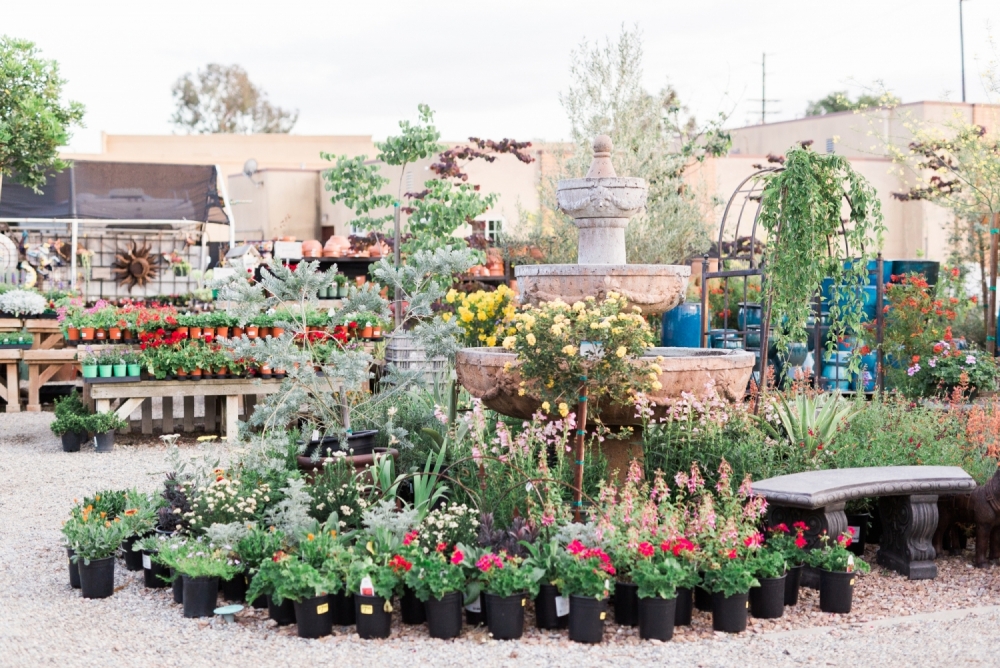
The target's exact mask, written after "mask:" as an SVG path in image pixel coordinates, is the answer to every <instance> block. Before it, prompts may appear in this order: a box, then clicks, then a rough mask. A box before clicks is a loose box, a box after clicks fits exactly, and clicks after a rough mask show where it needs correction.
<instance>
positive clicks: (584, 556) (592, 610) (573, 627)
mask: <svg viewBox="0 0 1000 668" xmlns="http://www.w3.org/2000/svg"><path fill="white" fill-rule="evenodd" d="M558 569H559V585H560V587H559V589H560V591H561V592H562V595H563V596H566V597H568V598H569V600H570V602H569V639H570V640H573V641H575V642H582V643H599V642H601V640H602V638H603V637H604V620H605V619H606V618H607V616H608V594H609V593H610V591H611V583H612V581H613V578H614V576H615V567H614V565H612V563H611V558H610V557H609V556H608V555H607V554H605V552H604V551H603V550H601V549H600V548H588V547H586V546H585V545H583V544H582V543H581V542H580V541H579V540H573V541H571V542H570V543H569V545H567V546H566V551H565V552H564V553H562V554H561V555H560V558H559V566H558Z"/></svg>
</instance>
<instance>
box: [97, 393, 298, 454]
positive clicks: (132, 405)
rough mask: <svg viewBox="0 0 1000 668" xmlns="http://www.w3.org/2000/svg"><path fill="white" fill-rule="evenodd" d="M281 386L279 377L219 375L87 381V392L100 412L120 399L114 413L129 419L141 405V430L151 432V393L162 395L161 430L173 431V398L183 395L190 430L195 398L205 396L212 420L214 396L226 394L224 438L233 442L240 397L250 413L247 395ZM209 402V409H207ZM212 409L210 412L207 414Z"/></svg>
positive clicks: (209, 422) (188, 429)
mask: <svg viewBox="0 0 1000 668" xmlns="http://www.w3.org/2000/svg"><path fill="white" fill-rule="evenodd" d="M280 386H281V381H280V380H260V381H257V380H250V379H246V378H230V379H226V378H222V379H211V380H142V381H138V382H127V383H86V384H85V387H86V389H87V391H88V392H89V396H90V398H91V399H93V400H94V401H95V402H96V405H97V411H98V412H99V413H107V412H109V411H111V410H112V406H111V402H112V400H115V399H120V400H121V403H120V404H119V405H118V407H117V408H116V409H115V413H116V414H117V415H118V417H120V418H122V419H123V420H128V417H129V415H131V414H132V411H134V410H135V409H136V408H139V407H140V406H141V407H142V432H143V433H144V434H152V433H153V404H152V398H153V397H162V399H163V432H164V433H170V432H172V431H173V421H174V408H173V398H174V397H176V396H181V397H183V398H184V429H185V431H191V429H192V428H193V426H194V398H195V397H205V412H206V422H207V423H208V424H213V423H214V417H215V397H220V396H224V397H225V398H226V401H225V404H224V406H223V409H224V410H225V417H224V419H223V424H224V425H225V438H226V440H227V441H230V442H235V440H236V432H237V422H238V420H239V406H240V404H239V400H240V397H241V396H247V397H248V399H247V406H246V414H247V416H248V417H249V415H250V414H251V412H252V411H253V404H252V403H251V402H250V400H249V397H250V396H252V397H255V398H256V396H258V395H265V394H271V393H273V392H276V391H277V390H278V388H279V387H280ZM210 406H211V409H210ZM210 413H211V414H210Z"/></svg>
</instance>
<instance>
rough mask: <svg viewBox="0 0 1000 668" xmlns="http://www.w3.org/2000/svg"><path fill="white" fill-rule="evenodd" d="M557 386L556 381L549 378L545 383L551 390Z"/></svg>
mask: <svg viewBox="0 0 1000 668" xmlns="http://www.w3.org/2000/svg"><path fill="white" fill-rule="evenodd" d="M555 384H556V383H555V381H554V380H552V379H551V378H549V379H548V381H546V383H545V387H546V388H547V389H550V390H551V389H552V388H553V387H554V386H555Z"/></svg>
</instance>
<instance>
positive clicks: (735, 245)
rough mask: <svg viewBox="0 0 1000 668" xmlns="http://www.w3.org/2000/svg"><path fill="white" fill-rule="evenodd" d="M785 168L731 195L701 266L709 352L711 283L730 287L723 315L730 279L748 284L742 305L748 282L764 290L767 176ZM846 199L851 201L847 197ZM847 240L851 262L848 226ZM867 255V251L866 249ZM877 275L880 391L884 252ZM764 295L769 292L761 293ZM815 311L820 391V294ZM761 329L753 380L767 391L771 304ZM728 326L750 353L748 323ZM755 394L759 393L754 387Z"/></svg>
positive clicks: (762, 172) (881, 380)
mask: <svg viewBox="0 0 1000 668" xmlns="http://www.w3.org/2000/svg"><path fill="white" fill-rule="evenodd" d="M783 170H784V168H783V167H777V166H776V167H767V168H760V169H758V170H757V171H756V172H754V173H753V174H750V175H749V176H747V177H746V178H745V179H743V180H742V181H741V182H740V183H739V185H737V186H736V189H735V190H734V191H733V194H732V195H730V197H729V200H728V201H727V202H726V208H725V209H724V210H723V214H722V220H721V221H720V223H719V234H718V237H717V240H716V247H715V254H714V255H713V254H712V253H706V254H705V255H704V256H703V258H702V264H701V337H700V345H701V347H702V348H707V347H709V345H710V342H709V339H708V337H709V335H710V333H711V317H710V313H709V297H708V295H709V290H708V283H709V281H710V280H712V279H722V280H723V285H724V295H725V297H724V301H723V304H724V305H723V310H724V312H731V310H730V303H729V281H730V279H735V280H742V281H743V301H742V303H747V302H748V299H747V281H748V279H749V278H750V277H752V276H760V277H761V287H762V290H763V283H764V274H765V270H766V268H765V267H764V266H763V262H762V261H760V260H759V258H758V256H759V255H762V253H757V250H758V248H759V247H760V246H761V245H762V244H761V242H759V241H758V238H757V235H758V231H759V226H758V222H759V218H760V211H761V207H762V194H763V191H764V185H765V182H764V177H765V176H766V175H768V174H773V173H777V172H781V171H783ZM845 199H847V197H846V194H845ZM847 202H848V205H851V202H850V200H849V199H847ZM747 227H749V236H747V237H743V239H741V238H740V229H741V228H743V229H746V228H747ZM727 228H732V229H731V233H732V242H731V245H729V246H728V250H725V249H726V248H727V241H726V231H727ZM840 234H841V236H843V237H844V253H845V257H850V256H851V253H850V248H849V247H848V245H847V234H846V225H845V223H844V222H843V221H842V222H841V233H840ZM827 252H828V253H829V254H830V255H833V241H832V239H830V238H829V237H828V238H827ZM861 252H862V253H864V248H862V249H861ZM713 263H714V264H715V269H714V270H713V269H712V268H711V266H712V264H713ZM741 263H744V264H745V265H746V268H739V269H737V268H733V265H734V264H735V265H738V264H741ZM874 273H875V274H876V287H877V290H876V295H877V297H876V306H875V330H876V354H877V360H878V362H877V367H878V369H877V376H876V378H877V386H878V389H879V390H880V391H881V390H882V389H884V387H885V374H884V365H883V359H882V340H883V336H884V332H885V322H884V314H883V310H884V300H883V295H884V288H885V286H884V285H883V276H884V274H883V259H882V254H881V253H879V254H878V256H877V261H876V267H875V270H874ZM761 294H762V295H763V291H762V293H761ZM813 309H814V313H815V316H816V323H817V324H816V326H815V327H813V333H812V335H813V378H812V382H813V386H814V387H817V388H819V387H820V384H821V378H822V373H821V372H822V354H821V352H820V351H821V350H822V343H823V328H822V326H821V325H820V321H821V317H822V302H821V299H820V295H819V294H818V293H817V294H816V295H815V297H814V298H813ZM761 311H762V312H761V324H760V362H759V366H758V367H757V370H756V371H755V372H754V374H752V375H751V380H750V382H751V386H753V385H756V389H758V390H759V389H761V388H762V387H763V385H764V383H766V373H765V370H766V369H767V363H768V359H767V350H768V338H769V337H768V334H769V332H770V319H771V306H770V303H764V304H762V305H761ZM726 325H727V323H723V330H722V331H723V336H724V337H726V336H728V335H729V334H730V333H733V334H736V335H737V336H738V337H739V338H740V339H741V340H742V344H743V347H744V349H746V347H747V346H746V343H747V333H748V327H747V326H746V325H745V324H744V326H743V328H742V329H740V328H739V320H738V318H737V329H735V330H733V329H729V328H728V327H727V326H726ZM751 389H753V388H752V387H751Z"/></svg>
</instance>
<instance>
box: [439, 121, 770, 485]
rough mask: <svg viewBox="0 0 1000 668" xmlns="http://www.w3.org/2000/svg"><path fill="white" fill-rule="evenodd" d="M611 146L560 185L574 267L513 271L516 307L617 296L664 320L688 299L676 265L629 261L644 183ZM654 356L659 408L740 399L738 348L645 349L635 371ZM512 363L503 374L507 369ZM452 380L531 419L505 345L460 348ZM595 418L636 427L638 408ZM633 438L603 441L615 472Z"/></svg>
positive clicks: (601, 146)
mask: <svg viewBox="0 0 1000 668" xmlns="http://www.w3.org/2000/svg"><path fill="white" fill-rule="evenodd" d="M611 149H612V145H611V139H610V138H609V137H607V136H604V135H601V136H599V137H597V138H596V139H595V140H594V160H593V162H592V163H591V165H590V171H588V172H587V176H585V177H584V178H582V179H568V180H563V181H560V182H559V185H558V188H557V191H556V196H557V199H558V203H559V208H560V209H561V210H562V211H563V212H564V213H566V214H567V215H569V216H571V217H572V218H573V221H574V224H575V225H576V227H577V229H578V230H579V243H578V250H577V262H578V264H550V265H527V266H520V267H517V268H516V269H515V275H516V277H517V285H518V289H519V292H520V299H521V302H522V303H530V304H538V303H540V302H548V301H554V300H556V299H561V300H562V301H564V302H567V303H569V304H572V303H573V302H576V301H582V300H583V299H585V298H586V297H591V296H592V297H595V298H597V299H598V300H602V299H604V298H605V297H606V296H607V294H608V293H609V292H615V293H618V294H619V295H621V296H622V297H624V298H625V299H627V300H628V302H629V305H633V306H638V307H639V308H640V309H642V313H643V314H644V315H662V314H663V313H665V312H666V311H669V310H670V309H672V308H674V307H675V306H677V305H678V304H680V303H681V301H683V299H684V295H685V292H686V290H687V283H688V279H689V278H690V276H691V268H690V267H687V266H677V265H658V264H627V262H626V257H625V228H626V227H627V226H628V222H629V220H630V219H631V218H632V217H633V216H635V215H637V214H640V213H642V212H643V211H644V209H645V205H646V195H647V193H648V187H647V185H646V182H645V181H644V180H643V179H639V178H633V177H620V176H618V175H616V174H615V168H614V166H613V165H612V164H611ZM657 357H662V358H663V359H662V361H661V362H659V365H660V368H661V370H662V373H660V375H659V381H660V383H661V384H662V388H661V389H660V390H657V391H655V392H652V393H650V395H649V397H650V399H651V400H652V402H653V403H654V404H657V403H659V404H663V403H666V402H668V401H669V400H671V399H676V398H679V397H680V396H681V393H682V392H691V393H694V394H695V395H698V396H700V395H702V394H703V393H704V392H705V390H706V387H707V386H708V385H709V383H714V385H715V389H716V391H717V392H718V393H719V395H720V396H722V397H724V398H726V399H728V400H730V401H738V400H740V399H742V398H743V395H744V393H745V391H746V387H747V383H748V382H749V380H750V373H751V372H752V370H753V366H754V362H755V358H754V355H753V353H750V352H747V351H744V350H723V349H704V348H650V349H648V350H647V351H646V354H645V355H644V356H643V357H642V358H641V359H640V360H639V364H652V363H653V362H654V360H655V359H656V358H657ZM508 362H509V363H511V367H510V370H509V371H504V365H505V364H506V363H508ZM456 370H457V373H458V380H459V382H460V383H461V384H462V386H463V387H465V389H467V390H468V391H469V393H470V394H472V396H474V397H477V398H479V399H482V401H483V403H484V404H485V405H486V406H487V407H489V408H491V409H493V410H495V411H497V412H499V413H502V414H504V415H511V416H514V417H519V418H523V419H528V418H530V417H531V415H532V414H533V413H534V412H535V411H537V410H538V408H539V406H540V401H539V400H538V399H537V398H533V397H531V396H518V393H517V390H518V388H519V383H520V382H521V377H520V375H519V374H518V372H517V355H516V354H514V353H511V352H508V351H506V350H504V349H503V348H465V349H463V350H461V351H459V353H458V356H457V358H456ZM600 417H601V421H602V422H604V424H606V425H610V426H626V425H629V426H631V425H636V424H637V423H638V420H637V419H636V417H635V410H634V409H633V408H632V407H626V406H610V405H609V406H602V407H601V411H600ZM638 443H639V442H638V441H637V439H635V438H633V439H631V441H624V442H623V441H606V442H605V446H604V454H605V456H606V457H607V458H608V462H609V465H610V466H611V468H612V469H616V468H617V469H619V470H620V471H625V470H626V469H627V467H628V461H629V459H631V458H632V457H640V456H641V447H639V444H638Z"/></svg>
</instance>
